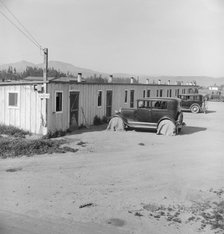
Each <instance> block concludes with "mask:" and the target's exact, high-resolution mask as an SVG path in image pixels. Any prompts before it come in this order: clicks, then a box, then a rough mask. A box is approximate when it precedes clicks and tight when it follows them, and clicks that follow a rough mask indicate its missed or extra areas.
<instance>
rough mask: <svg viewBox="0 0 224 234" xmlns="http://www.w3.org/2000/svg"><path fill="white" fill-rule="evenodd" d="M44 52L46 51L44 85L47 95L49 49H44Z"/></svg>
mask: <svg viewBox="0 0 224 234" xmlns="http://www.w3.org/2000/svg"><path fill="white" fill-rule="evenodd" d="M43 50H44V69H43V85H44V93H47V75H48V49H47V48H44V49H43Z"/></svg>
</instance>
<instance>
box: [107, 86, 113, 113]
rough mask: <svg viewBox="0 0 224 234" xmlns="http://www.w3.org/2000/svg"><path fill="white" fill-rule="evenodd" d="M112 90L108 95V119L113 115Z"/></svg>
mask: <svg viewBox="0 0 224 234" xmlns="http://www.w3.org/2000/svg"><path fill="white" fill-rule="evenodd" d="M112 94H113V93H112V90H107V95H106V117H111V115H112Z"/></svg>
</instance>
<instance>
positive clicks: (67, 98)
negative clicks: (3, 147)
mask: <svg viewBox="0 0 224 234" xmlns="http://www.w3.org/2000/svg"><path fill="white" fill-rule="evenodd" d="M195 92H197V86H195V85H189V84H188V85H183V84H182V85H172V84H161V83H160V84H149V83H148V82H147V83H146V84H143V83H137V84H135V83H132V82H131V83H113V82H110V83H100V84H99V83H87V82H81V81H80V80H78V81H77V80H74V79H72V78H67V77H66V78H49V80H48V81H47V94H45V93H43V81H42V80H41V79H40V78H37V77H35V78H32V77H31V78H27V79H26V80H23V81H20V82H2V83H0V106H1V110H0V124H5V125H13V126H16V127H19V128H21V129H24V130H28V131H30V132H32V133H36V134H46V133H47V132H55V131H58V130H67V129H69V128H76V127H78V126H80V125H84V126H87V125H91V124H93V120H94V117H95V116H98V117H99V118H103V117H104V116H106V117H108V118H109V117H111V116H112V115H113V114H114V113H115V110H118V109H119V108H120V107H127V108H129V107H130V108H133V107H136V100H137V99H138V98H147V97H176V96H177V95H178V94H184V93H185V94H187V93H195ZM46 100H47V101H46Z"/></svg>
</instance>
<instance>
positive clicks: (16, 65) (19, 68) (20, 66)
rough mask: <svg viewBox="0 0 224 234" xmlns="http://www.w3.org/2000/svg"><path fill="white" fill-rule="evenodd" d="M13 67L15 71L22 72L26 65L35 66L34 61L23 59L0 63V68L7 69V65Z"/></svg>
mask: <svg viewBox="0 0 224 234" xmlns="http://www.w3.org/2000/svg"><path fill="white" fill-rule="evenodd" d="M10 66H11V67H13V68H15V69H16V71H17V72H19V73H20V72H23V71H25V70H26V67H36V65H35V64H34V63H30V62H27V61H25V60H23V61H20V62H16V63H8V64H2V65H0V70H8V68H9V67H10Z"/></svg>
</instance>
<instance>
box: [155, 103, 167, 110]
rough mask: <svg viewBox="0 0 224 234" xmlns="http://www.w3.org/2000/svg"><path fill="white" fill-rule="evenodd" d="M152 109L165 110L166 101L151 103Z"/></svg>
mask: <svg viewBox="0 0 224 234" xmlns="http://www.w3.org/2000/svg"><path fill="white" fill-rule="evenodd" d="M152 108H153V109H167V102H166V101H152Z"/></svg>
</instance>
